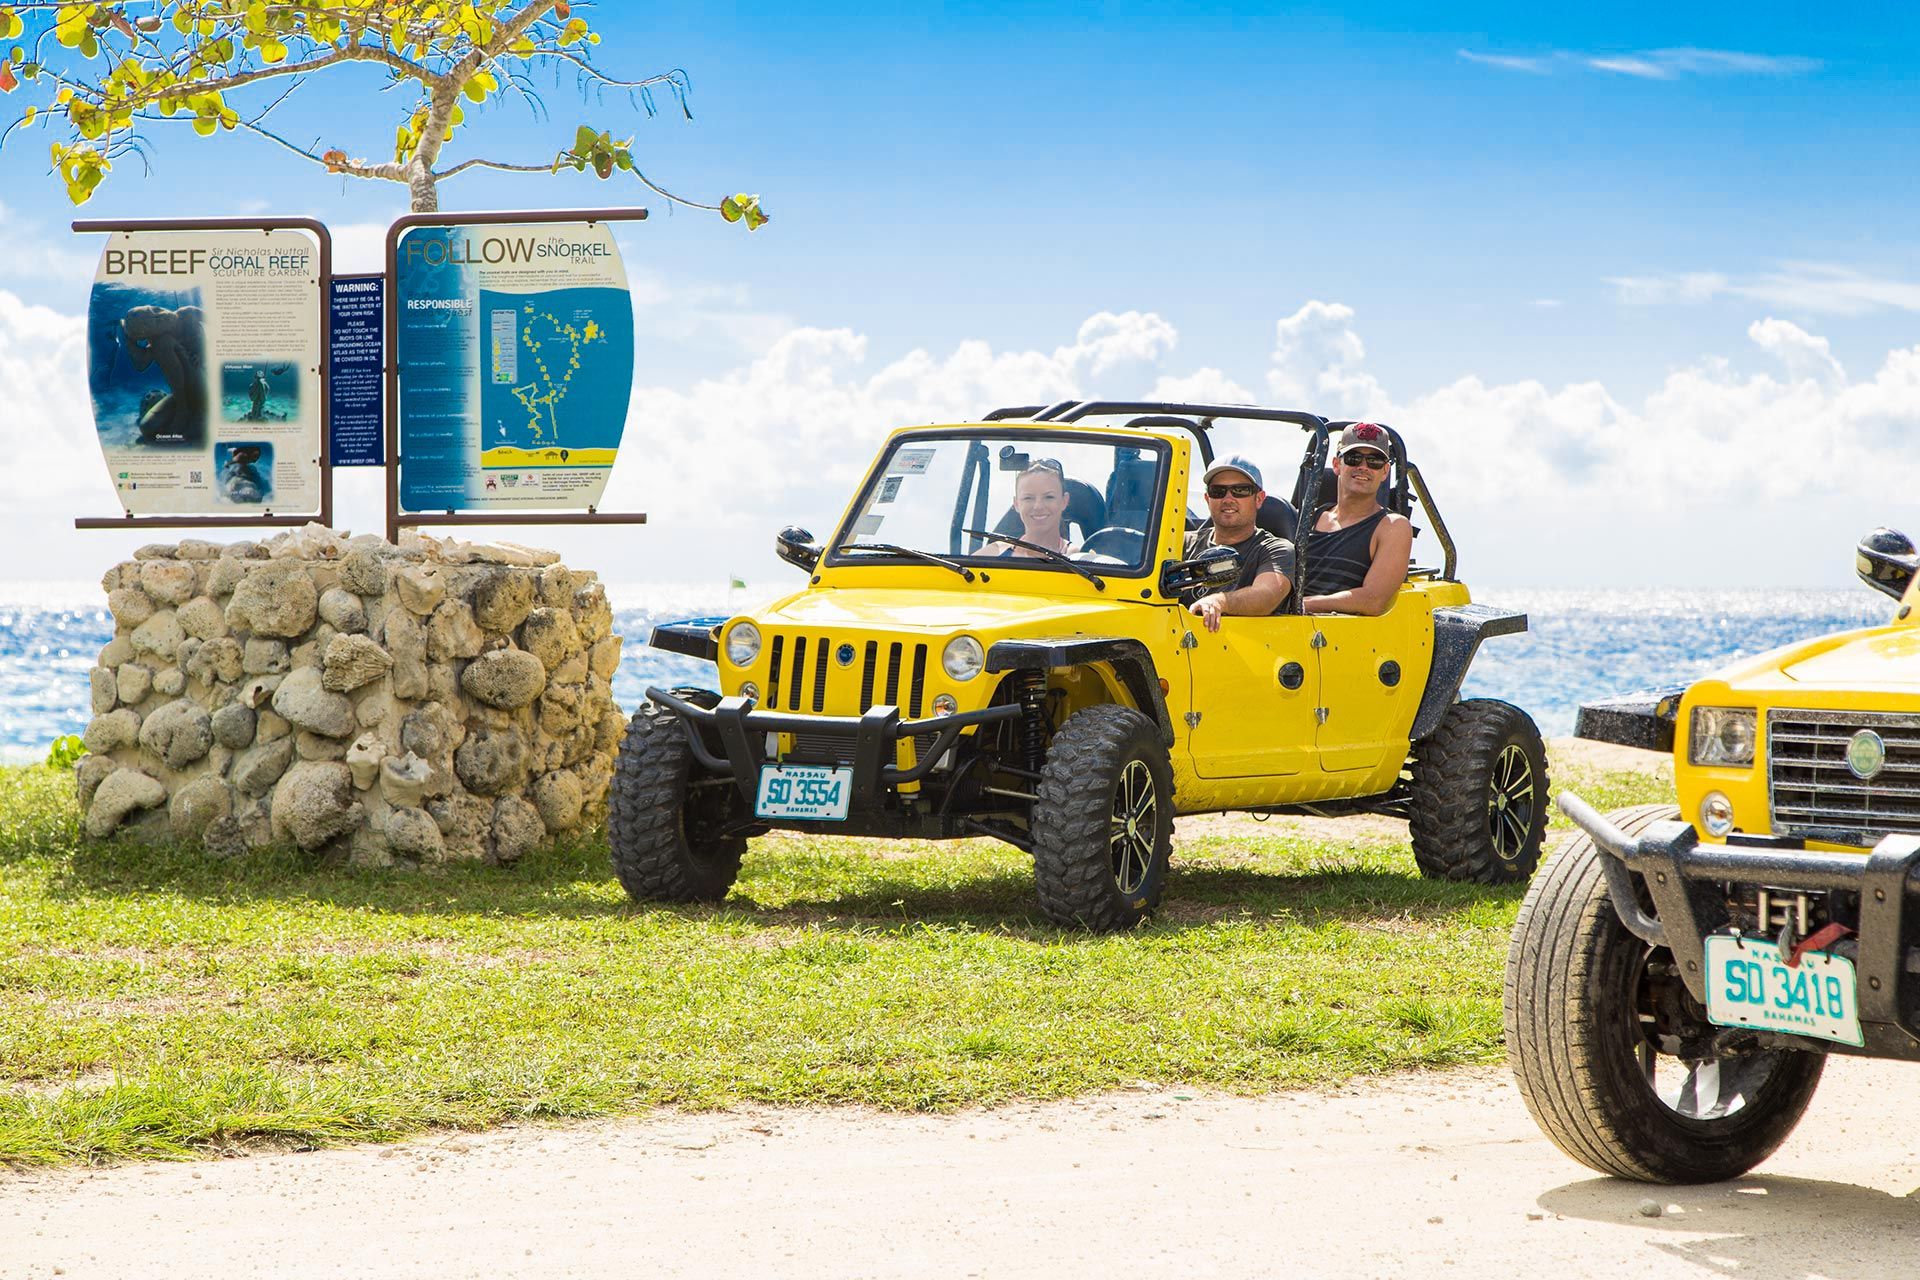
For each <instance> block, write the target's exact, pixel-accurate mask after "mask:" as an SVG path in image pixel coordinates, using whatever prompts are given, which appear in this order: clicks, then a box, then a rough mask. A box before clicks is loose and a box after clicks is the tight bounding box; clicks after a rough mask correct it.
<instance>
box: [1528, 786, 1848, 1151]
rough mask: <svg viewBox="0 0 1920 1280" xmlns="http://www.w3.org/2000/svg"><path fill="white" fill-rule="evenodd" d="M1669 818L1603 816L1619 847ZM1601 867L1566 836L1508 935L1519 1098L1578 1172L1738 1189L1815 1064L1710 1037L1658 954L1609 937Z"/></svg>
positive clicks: (1779, 1133) (1633, 813) (1668, 957)
mask: <svg viewBox="0 0 1920 1280" xmlns="http://www.w3.org/2000/svg"><path fill="white" fill-rule="evenodd" d="M1678 816H1679V811H1678V810H1677V809H1675V808H1673V807H1672V806H1670V805H1642V806H1640V807H1638V808H1634V809H1623V810H1620V811H1618V812H1616V813H1612V814H1609V815H1608V817H1609V819H1610V820H1612V821H1613V823H1614V824H1615V825H1616V826H1618V827H1621V828H1622V829H1623V830H1625V831H1627V832H1629V833H1630V834H1637V833H1638V832H1640V831H1641V830H1643V829H1644V828H1645V827H1646V826H1648V825H1649V824H1650V823H1653V822H1655V821H1658V820H1661V819H1665V818H1677V817H1678ZM1607 856H1608V855H1607V854H1606V853H1603V852H1602V851H1600V850H1598V849H1596V848H1595V847H1594V845H1593V840H1592V838H1591V837H1589V836H1587V835H1586V834H1585V833H1579V834H1576V835H1575V836H1573V837H1572V838H1570V839H1569V840H1568V841H1567V842H1566V844H1565V845H1564V846H1563V847H1562V848H1561V850H1560V851H1559V852H1558V853H1557V854H1556V855H1555V856H1554V858H1553V860H1552V861H1551V862H1549V863H1548V864H1547V868H1546V870H1545V871H1543V872H1542V873H1541V875H1540V878H1539V879H1538V880H1536V881H1535V882H1534V884H1533V887H1532V889H1530V890H1529V891H1528V893H1527V900H1526V902H1525V903H1524V904H1522V906H1521V908H1520V916H1519V919H1518V920H1517V921H1516V922H1515V924H1514V931H1513V945H1512V948H1511V950H1510V951H1509V953H1508V956H1507V973H1506V982H1505V989H1504V997H1505V1000H1504V1004H1505V1021H1506V1035H1507V1061H1508V1063H1509V1065H1510V1066H1511V1067H1512V1069H1513V1074H1514V1078H1515V1080H1516V1081H1517V1082H1518V1083H1519V1086H1520V1096H1521V1097H1522V1098H1524V1099H1525V1100H1526V1103H1527V1109H1528V1110H1529V1111H1531V1112H1532V1113H1533V1118H1534V1120H1535V1121H1536V1122H1537V1123H1538V1124H1539V1125H1540V1128H1541V1129H1542V1130H1543V1131H1544V1132H1545V1133H1546V1135H1547V1136H1548V1137H1549V1138H1551V1139H1552V1140H1553V1142H1554V1144H1555V1145H1556V1146H1558V1147H1559V1148H1560V1149H1561V1150H1562V1151H1564V1152H1566V1153H1567V1154H1568V1155H1570V1156H1572V1157H1573V1158H1574V1159H1575V1160H1578V1161H1579V1162H1580V1163H1582V1164H1584V1165H1586V1166H1587V1167H1588V1168H1590V1169H1596V1170H1598V1171H1599V1172H1601V1173H1607V1174H1612V1175H1613V1176H1615V1177H1619V1178H1632V1179H1636V1180H1638V1181H1642V1182H1718V1181H1720V1180H1722V1179H1726V1178H1733V1177H1738V1176H1739V1175H1740V1174H1742V1173H1745V1172H1746V1171H1747V1170H1748V1169H1751V1168H1752V1167H1753V1166H1754V1165H1756V1164H1758V1163H1760V1161H1762V1160H1764V1159H1766V1157H1767V1156H1769V1155H1771V1154H1772V1153H1773V1151H1774V1149H1775V1148H1776V1147H1778V1146H1779V1145H1780V1144H1781V1143H1782V1142H1784V1141H1785V1140H1786V1137H1787V1135H1788V1134H1789V1133H1791V1132H1792V1131H1793V1127H1794V1125H1795V1124H1797V1123H1798V1122H1799V1120H1800V1116H1801V1114H1802V1113H1803V1112H1804V1111H1805V1110H1806V1108H1807V1103H1808V1102H1809V1101H1810V1100H1811V1099H1812V1097H1813V1091H1814V1089H1815V1088H1816V1087H1817V1086H1818V1085H1819V1083H1820V1073H1821V1071H1822V1069H1823V1068H1824V1067H1825V1066H1826V1058H1825V1056H1824V1055H1822V1054H1819V1053H1812V1052H1801V1051H1798V1050H1793V1049H1761V1048H1756V1047H1753V1045H1752V1042H1751V1040H1750V1039H1749V1038H1747V1037H1745V1036H1744V1035H1743V1034H1742V1033H1739V1032H1737V1031H1729V1030H1726V1029H1723V1028H1719V1027H1715V1026H1713V1025H1712V1024H1711V1023H1709V1022H1708V1021H1707V1018H1706V1010H1704V1009H1703V1008H1701V1006H1700V1004H1699V1002H1698V1001H1696V1000H1694V998H1693V997H1692V995H1691V994H1690V993H1689V992H1688V991H1687V989H1686V985H1685V984H1684V983H1683V982H1682V981H1681V980H1680V977H1679V974H1678V972H1677V969H1676V966H1675V964H1674V960H1673V955H1672V953H1671V952H1670V951H1668V950H1667V949H1666V948H1665V947H1649V946H1648V945H1647V944H1646V943H1645V942H1643V941H1641V940H1640V939H1639V938H1637V937H1635V936H1634V935H1633V934H1631V933H1629V932H1627V929H1626V926H1625V925H1623V924H1621V923H1620V917H1619V916H1618V915H1617V914H1616V913H1615V912H1614V909H1613V902H1612V899H1610V898H1609V897H1608V896H1607V889H1606V882H1605V881H1604V879H1603V878H1602V876H1601V870H1600V859H1601V858H1604V857H1607ZM1743 1042H1744V1043H1743Z"/></svg>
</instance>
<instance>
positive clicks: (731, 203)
mask: <svg viewBox="0 0 1920 1280" xmlns="http://www.w3.org/2000/svg"><path fill="white" fill-rule="evenodd" d="M720 216H721V217H723V218H725V219H726V220H727V221H728V222H738V221H740V202H739V200H738V199H737V198H735V197H733V196H728V197H727V198H726V199H725V200H722V201H721V202H720Z"/></svg>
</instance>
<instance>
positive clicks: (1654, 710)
mask: <svg viewBox="0 0 1920 1280" xmlns="http://www.w3.org/2000/svg"><path fill="white" fill-rule="evenodd" d="M1690 687H1691V686H1688V685H1684V684H1675V685H1665V686H1663V687H1661V688H1658V689H1648V690H1647V691H1645V692H1644V693H1628V694H1623V695H1621V696H1620V697H1617V698H1596V699H1595V700H1594V701H1592V702H1583V703H1581V704H1580V714H1579V716H1578V718H1576V719H1575V720H1574V722H1573V736H1574V737H1576V738H1587V739H1590V740H1591V741H1594V742H1612V743H1617V744H1619V745H1620V746H1623V747H1639V748H1641V749H1642V750H1644V751H1665V752H1668V753H1671V752H1672V751H1673V739H1674V724H1675V721H1677V720H1678V719H1679V716H1680V699H1682V698H1684V697H1686V696H1687V690H1688V688H1690Z"/></svg>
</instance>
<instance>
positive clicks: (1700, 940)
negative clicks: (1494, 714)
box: [1558, 792, 1920, 1058]
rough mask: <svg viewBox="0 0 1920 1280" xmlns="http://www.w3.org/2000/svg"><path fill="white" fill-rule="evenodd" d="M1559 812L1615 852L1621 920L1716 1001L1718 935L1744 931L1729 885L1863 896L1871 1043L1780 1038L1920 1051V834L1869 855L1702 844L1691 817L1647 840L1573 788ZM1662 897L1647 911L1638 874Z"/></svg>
mask: <svg viewBox="0 0 1920 1280" xmlns="http://www.w3.org/2000/svg"><path fill="white" fill-rule="evenodd" d="M1558 799H1559V804H1560V809H1561V811H1562V812H1564V813H1565V814H1566V815H1567V817H1569V818H1571V819H1572V820H1573V822H1574V824H1575V825H1577V826H1578V827H1579V828H1580V829H1581V830H1583V831H1585V832H1586V833H1587V834H1588V835H1590V836H1592V837H1593V842H1594V844H1595V845H1596V846H1597V847H1598V848H1599V849H1600V850H1601V851H1602V852H1603V853H1604V854H1605V855H1606V856H1605V857H1603V858H1602V859H1601V862H1600V867H1601V871H1602V874H1604V875H1605V877H1606V882H1607V895H1608V897H1609V898H1611V899H1612V901H1613V909H1614V911H1615V913H1616V914H1618V915H1619V917H1620V921H1621V923H1622V924H1624V925H1625V926H1626V927H1627V929H1628V930H1630V931H1631V932H1632V933H1634V934H1635V935H1636V936H1637V937H1639V938H1640V939H1641V940H1642V941H1644V942H1646V943H1647V944H1648V945H1649V946H1656V947H1666V948H1667V949H1668V950H1670V951H1671V952H1672V953H1673V958H1674V961H1675V963H1676V965H1677V967H1678V969H1679V971H1680V976H1681V978H1682V980H1683V981H1684V982H1685V983H1686V985H1687V990H1688V991H1689V992H1691V993H1692V995H1693V997H1694V999H1696V1000H1698V1001H1700V1002H1701V1003H1702V1004H1704V1003H1706V998H1707V988H1706V945H1705V939H1706V937H1707V935H1708V934H1712V933H1721V932H1734V931H1736V930H1735V926H1734V923H1733V921H1732V919H1731V913H1730V911H1729V908H1728V902H1729V899H1730V897H1731V896H1732V895H1730V893H1729V886H1750V887H1756V888H1766V889H1775V890H1786V891H1790V892H1795V893H1818V894H1825V895H1827V898H1828V901H1829V903H1832V902H1833V901H1834V900H1835V899H1840V900H1842V901H1847V902H1851V901H1852V899H1853V898H1855V897H1857V899H1858V902H1859V911H1858V921H1857V923H1855V924H1854V925H1853V928H1854V930H1855V932H1856V933H1857V935H1858V940H1857V943H1849V944H1843V945H1847V946H1852V947H1854V948H1855V950H1854V954H1853V957H1852V958H1853V961H1854V967H1855V972H1856V973H1857V975H1858V978H1859V984H1860V985H1859V993H1858V995H1859V1008H1860V1022H1861V1027H1862V1030H1863V1031H1864V1033H1865V1036H1866V1045H1865V1047H1864V1048H1863V1049H1860V1050H1848V1047H1847V1046H1835V1045H1830V1044H1827V1043H1825V1042H1807V1041H1802V1040H1801V1039H1800V1038H1799V1037H1797V1036H1787V1035H1778V1033H1770V1034H1773V1035H1775V1036H1776V1037H1777V1038H1778V1039H1779V1040H1780V1041H1781V1042H1783V1043H1784V1042H1792V1043H1795V1044H1798V1045H1802V1046H1807V1045H1809V1044H1812V1045H1817V1047H1819V1048H1822V1049H1826V1050H1829V1051H1853V1052H1859V1053H1863V1054H1866V1055H1868V1056H1873V1057H1898V1058H1920V981H1916V980H1915V979H1914V978H1912V977H1910V975H1912V974H1915V973H1920V939H1916V938H1915V937H1914V936H1913V931H1914V930H1915V929H1916V927H1920V907H1915V908H1914V909H1911V910H1910V909H1909V908H1910V906H1912V904H1913V901H1914V899H1916V898H1920V879H1916V873H1917V872H1920V836H1912V835H1889V836H1886V837H1884V838H1882V839H1881V841H1880V843H1879V844H1877V845H1875V846H1874V847H1873V849H1872V850H1871V851H1869V852H1868V853H1867V855H1866V856H1865V857H1861V856H1858V855H1854V854H1845V853H1818V852H1809V851H1808V850H1806V849H1804V848H1802V847H1801V845H1800V842H1798V841H1795V840H1789V839H1784V838H1776V837H1763V836H1743V837H1739V841H1740V842H1739V843H1737V844H1702V843H1701V842H1700V837H1699V834H1698V833H1697V832H1696V831H1695V830H1694V828H1693V826H1692V825H1691V824H1690V823H1686V822H1657V823H1654V824H1652V825H1651V826H1649V827H1648V828H1647V829H1646V830H1645V831H1643V832H1642V833H1641V834H1640V835H1638V836H1633V835H1629V834H1627V833H1626V832H1624V831H1622V830H1621V829H1620V828H1618V827H1616V826H1614V825H1613V824H1612V823H1611V822H1609V821H1608V820H1607V819H1606V818H1605V817H1604V816H1602V815H1601V814H1600V813H1599V812H1598V811H1597V810H1596V809H1594V808H1593V806H1592V805H1589V804H1588V803H1587V802H1586V801H1584V800H1582V799H1580V798H1579V797H1578V796H1576V795H1573V794H1571V793H1570V792H1562V793H1561V794H1560V796H1559V797H1558ZM1635 875H1637V876H1639V877H1640V878H1641V880H1643V881H1644V882H1645V886H1646V891H1647V893H1648V895H1649V896H1650V897H1651V898H1652V899H1653V911H1652V913H1651V914H1649V913H1648V911H1647V910H1646V908H1645V907H1644V906H1643V905H1642V903H1641V900H1640V898H1639V895H1638V893H1637V891H1636V888H1635V884H1634V879H1633V877H1634V876H1635Z"/></svg>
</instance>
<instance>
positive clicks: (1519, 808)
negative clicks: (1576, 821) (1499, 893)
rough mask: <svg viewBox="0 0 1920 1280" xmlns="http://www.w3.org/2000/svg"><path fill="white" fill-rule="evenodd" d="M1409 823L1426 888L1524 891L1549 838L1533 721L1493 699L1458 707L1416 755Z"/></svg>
mask: <svg viewBox="0 0 1920 1280" xmlns="http://www.w3.org/2000/svg"><path fill="white" fill-rule="evenodd" d="M1412 791H1413V794H1412V797H1411V799H1412V804H1411V808H1410V812H1409V814H1408V819H1407V830H1408V834H1409V835H1410V836H1411V837H1412V841H1413V861H1414V865H1415V866H1417V867H1419V868H1420V874H1421V875H1423V876H1426V877H1427V878H1428V879H1431V880H1467V881H1471V882H1473V883H1475V884H1523V883H1525V881H1526V879H1527V877H1528V876H1531V875H1532V874H1533V869H1534V868H1535V867H1537V866H1538V865H1540V846H1541V843H1542V842H1543V841H1544V840H1545V839H1546V834H1547V749H1546V747H1545V745H1544V744H1542V743H1541V741H1540V730H1539V729H1538V728H1536V727H1535V725H1534V723H1533V717H1531V716H1529V715H1528V714H1527V713H1526V712H1524V711H1522V710H1521V709H1520V708H1518V707H1516V706H1512V705H1510V704H1508V703H1505V702H1498V701H1495V700H1494V699H1492V698H1470V699H1468V700H1467V701H1465V702H1456V703H1454V704H1453V705H1452V706H1450V707H1448V708H1447V712H1446V715H1444V716H1443V717H1441V720H1440V726H1439V727H1438V728H1437V729H1435V730H1434V731H1433V733H1432V734H1430V735H1429V736H1428V737H1427V738H1426V740H1425V741H1423V742H1421V743H1420V745H1419V747H1418V748H1416V754H1415V758H1414V763H1413V788H1412Z"/></svg>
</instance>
